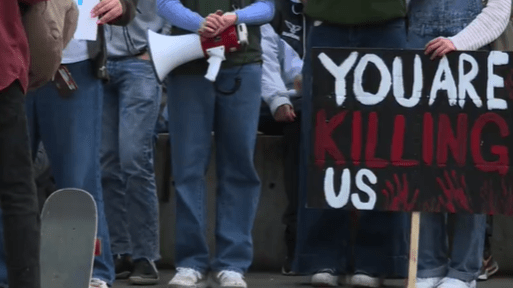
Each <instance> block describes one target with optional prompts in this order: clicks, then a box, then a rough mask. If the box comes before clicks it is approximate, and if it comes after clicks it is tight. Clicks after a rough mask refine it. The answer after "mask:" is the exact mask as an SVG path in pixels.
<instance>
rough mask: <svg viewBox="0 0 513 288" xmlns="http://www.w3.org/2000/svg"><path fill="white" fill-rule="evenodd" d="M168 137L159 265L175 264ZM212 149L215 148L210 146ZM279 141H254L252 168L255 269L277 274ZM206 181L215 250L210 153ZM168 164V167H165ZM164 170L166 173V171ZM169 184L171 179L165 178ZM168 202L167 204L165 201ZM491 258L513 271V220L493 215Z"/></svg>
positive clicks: (281, 195)
mask: <svg viewBox="0 0 513 288" xmlns="http://www.w3.org/2000/svg"><path fill="white" fill-rule="evenodd" d="M167 141H168V136H167V134H161V135H160V138H159V142H158V143H157V153H156V155H155V158H156V161H155V165H156V177H157V188H158V192H159V197H160V198H161V199H162V200H161V204H160V225H161V226H160V232H161V237H160V240H161V256H162V261H161V264H164V265H166V264H167V265H173V263H174V237H173V235H174V233H175V231H174V223H175V217H174V189H173V187H172V185H170V188H169V194H168V196H169V197H168V198H169V199H166V198H167V197H165V196H166V194H167V193H165V192H166V191H167V189H166V188H165V186H166V184H165V181H166V178H165V176H164V175H169V174H170V172H171V171H169V169H170V167H169V161H170V160H169V159H170V156H169V144H168V142H167ZM212 149H214V147H212ZM282 149H283V148H282V139H281V138H280V137H275V136H262V135H259V137H258V138H257V149H256V155H255V165H256V167H257V171H258V173H259V175H260V179H261V180H262V194H261V199H260V204H259V210H258V213H257V219H256V222H255V227H254V229H253V241H254V248H255V258H254V264H253V267H252V268H253V269H254V270H272V271H279V270H280V269H281V265H282V261H283V259H284V257H285V243H284V241H283V239H284V238H283V232H284V228H285V227H284V225H283V224H282V223H281V216H282V213H283V211H284V210H285V206H286V196H285V192H284V186H283V181H282V179H283V170H282V164H281V163H282V162H281V161H282V160H281V159H282V153H281V151H282ZM212 155H213V156H212V160H211V162H210V167H209V171H208V173H207V182H208V185H207V186H208V191H207V194H208V196H207V197H208V200H207V203H208V219H209V220H210V221H209V224H208V231H207V235H208V239H209V244H210V247H211V251H212V252H213V251H214V225H215V222H214V219H215V187H216V185H215V184H216V179H215V153H212ZM166 165H168V166H166ZM166 169H167V170H166ZM168 180H169V181H170V182H171V181H172V179H171V178H168ZM167 201H168V202H167ZM492 250H493V253H494V257H495V258H496V260H497V261H498V262H499V266H500V271H501V272H513V261H511V260H512V259H513V217H505V216H500V215H499V216H496V217H495V219H494V232H493V239H492Z"/></svg>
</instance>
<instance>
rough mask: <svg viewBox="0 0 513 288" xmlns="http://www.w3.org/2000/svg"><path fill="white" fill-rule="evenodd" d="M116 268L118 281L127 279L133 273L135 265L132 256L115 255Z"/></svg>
mask: <svg viewBox="0 0 513 288" xmlns="http://www.w3.org/2000/svg"><path fill="white" fill-rule="evenodd" d="M114 267H115V269H116V279H127V278H128V276H130V274H131V273H132V269H133V268H134V263H133V262H132V257H130V255H126V254H125V255H114Z"/></svg>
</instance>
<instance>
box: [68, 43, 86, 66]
mask: <svg viewBox="0 0 513 288" xmlns="http://www.w3.org/2000/svg"><path fill="white" fill-rule="evenodd" d="M87 59H89V52H88V51H87V40H76V39H71V41H69V43H68V46H66V48H65V49H64V50H63V51H62V64H71V63H77V62H80V61H85V60H87Z"/></svg>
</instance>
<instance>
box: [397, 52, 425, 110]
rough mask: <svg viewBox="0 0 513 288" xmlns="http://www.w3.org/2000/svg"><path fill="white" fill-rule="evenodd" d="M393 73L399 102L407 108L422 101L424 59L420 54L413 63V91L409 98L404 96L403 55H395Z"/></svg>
mask: <svg viewBox="0 0 513 288" xmlns="http://www.w3.org/2000/svg"><path fill="white" fill-rule="evenodd" d="M392 74H393V75H394V83H393V84H394V86H393V89H394V96H395V100H396V101H397V103H399V104H400V105H401V106H403V107H406V108H411V107H415V105H417V104H418V103H419V101H420V96H421V92H422V86H423V84H424V83H423V75H422V61H420V56H419V55H415V62H414V65H413V78H414V79H413V91H412V93H411V97H410V98H409V99H406V98H404V79H403V60H402V59H401V57H395V59H394V63H393V68H392Z"/></svg>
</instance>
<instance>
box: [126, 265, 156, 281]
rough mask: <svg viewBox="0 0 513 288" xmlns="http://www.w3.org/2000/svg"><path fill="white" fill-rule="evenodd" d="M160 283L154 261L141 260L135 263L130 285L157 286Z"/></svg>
mask: <svg viewBox="0 0 513 288" xmlns="http://www.w3.org/2000/svg"><path fill="white" fill-rule="evenodd" d="M158 282H159V272H158V271H157V267H156V266H155V263H154V262H153V261H149V260H147V259H139V260H136V261H134V271H133V272H132V275H130V283H132V284H136V285H155V284H157V283H158Z"/></svg>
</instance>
